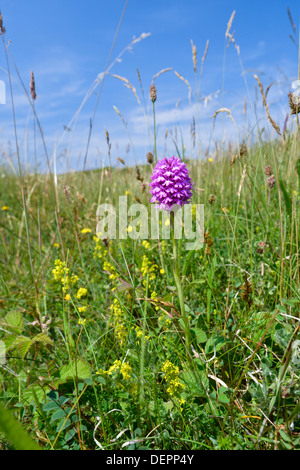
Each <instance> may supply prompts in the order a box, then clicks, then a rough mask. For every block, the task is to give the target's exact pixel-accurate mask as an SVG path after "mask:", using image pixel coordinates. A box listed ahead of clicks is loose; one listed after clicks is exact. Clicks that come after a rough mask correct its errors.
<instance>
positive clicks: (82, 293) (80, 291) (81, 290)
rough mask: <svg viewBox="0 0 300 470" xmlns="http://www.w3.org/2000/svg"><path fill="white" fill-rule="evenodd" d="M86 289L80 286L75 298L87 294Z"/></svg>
mask: <svg viewBox="0 0 300 470" xmlns="http://www.w3.org/2000/svg"><path fill="white" fill-rule="evenodd" d="M87 292H88V291H87V289H86V288H85V287H80V288H79V289H78V291H77V294H76V299H81V297H85V296H86V294H87Z"/></svg>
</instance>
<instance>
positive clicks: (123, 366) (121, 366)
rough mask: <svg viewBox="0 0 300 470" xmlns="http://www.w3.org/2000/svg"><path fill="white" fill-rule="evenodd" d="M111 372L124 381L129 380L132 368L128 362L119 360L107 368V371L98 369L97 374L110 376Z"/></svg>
mask: <svg viewBox="0 0 300 470" xmlns="http://www.w3.org/2000/svg"><path fill="white" fill-rule="evenodd" d="M113 372H116V373H119V374H122V376H123V379H124V380H128V379H130V376H131V374H132V367H131V366H130V364H129V363H128V362H123V363H122V362H121V361H120V360H116V361H115V362H114V363H113V365H112V366H111V367H110V368H109V370H108V371H105V370H102V369H100V370H99V371H98V372H97V374H107V375H112V373H113Z"/></svg>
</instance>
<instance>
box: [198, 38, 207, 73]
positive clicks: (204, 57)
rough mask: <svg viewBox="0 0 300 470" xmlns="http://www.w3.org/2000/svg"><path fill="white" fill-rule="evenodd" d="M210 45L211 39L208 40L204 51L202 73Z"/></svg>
mask: <svg viewBox="0 0 300 470" xmlns="http://www.w3.org/2000/svg"><path fill="white" fill-rule="evenodd" d="M208 46H209V40H207V41H206V46H205V51H204V54H203V57H202V60H201V71H200V75H201V74H202V71H203V65H204V62H205V59H206V56H207V51H208Z"/></svg>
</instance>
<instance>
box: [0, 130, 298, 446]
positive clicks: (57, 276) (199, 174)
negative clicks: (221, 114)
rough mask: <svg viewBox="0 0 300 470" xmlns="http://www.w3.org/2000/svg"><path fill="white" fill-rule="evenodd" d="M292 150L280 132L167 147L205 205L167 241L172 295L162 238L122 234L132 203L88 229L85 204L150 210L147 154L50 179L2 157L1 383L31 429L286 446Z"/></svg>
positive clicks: (294, 439)
mask: <svg viewBox="0 0 300 470" xmlns="http://www.w3.org/2000/svg"><path fill="white" fill-rule="evenodd" d="M298 155H299V142H298V138H297V135H296V134H289V133H286V135H285V139H280V140H279V139H278V140H276V141H270V142H269V143H261V144H256V145H252V146H248V148H247V147H246V145H244V146H242V145H241V147H240V148H239V149H236V150H235V151H231V152H226V154H225V155H221V153H220V155H218V154H217V155H216V158H215V159H214V160H213V161H211V159H206V160H201V161H192V160H188V159H187V158H186V157H185V156H184V155H181V157H182V159H184V160H185V162H186V165H187V167H188V169H189V170H190V174H191V177H192V180H193V181H194V182H195V186H194V193H193V200H192V203H193V204H203V205H204V233H203V241H204V244H203V247H202V248H201V249H199V250H193V251H185V249H184V243H185V241H184V240H182V242H178V250H179V257H178V261H179V276H180V285H181V289H182V293H181V294H180V293H179V291H178V285H177V284H176V280H175V279H174V275H173V274H174V273H173V271H174V251H173V248H172V240H165V241H163V240H161V239H160V240H157V239H148V240H133V239H132V238H131V237H130V234H131V231H132V220H131V218H130V217H128V232H127V233H128V237H127V239H124V240H120V239H119V238H116V239H107V238H106V237H103V238H104V239H102V237H100V238H99V237H97V236H96V225H97V215H96V210H97V207H98V205H99V204H103V203H109V204H113V205H114V207H116V208H117V207H118V198H119V196H124V195H127V196H128V205H129V206H130V205H131V204H134V203H142V204H143V205H145V206H146V207H147V208H148V209H149V211H150V198H151V195H150V191H149V182H150V177H151V173H152V170H153V168H154V164H152V165H151V164H148V163H147V161H146V158H145V166H141V167H140V168H139V169H138V170H137V169H136V168H131V167H127V166H126V165H124V167H123V168H119V169H116V168H112V169H111V170H110V169H109V168H105V169H103V170H97V171H90V172H85V173H81V172H78V173H69V174H64V175H59V176H58V180H57V184H55V181H54V178H53V177H52V175H39V174H37V175H36V174H32V175H29V174H24V175H23V177H22V178H20V177H18V176H15V175H14V174H12V173H10V172H9V171H8V170H7V169H5V168H4V167H3V168H2V179H1V188H0V260H1V271H0V340H1V341H2V351H4V352H5V359H6V361H4V360H3V359H2V365H1V367H0V398H1V403H2V404H3V405H4V406H5V407H6V408H7V409H8V410H10V411H11V413H13V414H14V415H15V417H16V418H17V419H18V420H19V422H21V423H22V425H23V427H24V428H25V430H26V431H27V433H28V434H29V435H30V436H31V437H32V439H33V440H34V441H36V443H38V444H39V445H40V446H41V447H42V448H44V449H98V448H101V446H102V447H103V448H105V449H107V450H113V449H120V448H122V449H127V450H128V449H129V450H130V449H135V450H137V449H165V450H167V449H173V450H179V449H181V450H184V449H190V450H191V449H197V450H202V449H203V450H204V449H247V450H249V449H296V448H298V449H299V447H300V446H299V444H300V438H299V432H300V420H299V412H300V411H299V367H300V362H299V344H300V338H299V311H300V294H299V279H300V272H299V252H300V250H299V235H300V233H299V228H300V227H299V204H300V202H299V201H300V184H299V183H300V181H299V180H300V170H299V158H298ZM158 158H161V157H160V156H159V157H158ZM24 203H25V205H24ZM117 217H119V214H117ZM163 223H164V222H162V224H163ZM182 299H183V302H184V310H185V315H186V317H187V322H188V326H187V323H186V322H184V318H183V315H182V305H181V300H182ZM187 328H188V330H189V335H190V341H191V344H190V345H189V347H187V341H186V339H187V336H186V334H187ZM0 344H1V343H0ZM3 355H4V354H3ZM2 424H3V423H2ZM0 427H1V419H0ZM1 429H2V430H3V426H2V428H1ZM0 436H1V440H0V442H1V447H2V449H6V448H11V446H13V445H15V446H16V447H18V442H11V441H8V439H7V437H6V435H5V434H2V435H0ZM16 440H17V439H16Z"/></svg>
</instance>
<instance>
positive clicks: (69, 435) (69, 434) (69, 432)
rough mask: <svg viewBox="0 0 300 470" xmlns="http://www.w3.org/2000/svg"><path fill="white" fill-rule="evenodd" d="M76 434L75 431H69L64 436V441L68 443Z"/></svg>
mask: <svg viewBox="0 0 300 470" xmlns="http://www.w3.org/2000/svg"><path fill="white" fill-rule="evenodd" d="M74 434H76V431H75V429H70V430H69V431H68V432H67V433H66V435H65V441H66V442H68V441H69V440H70V439H72V437H73V436H74Z"/></svg>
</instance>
